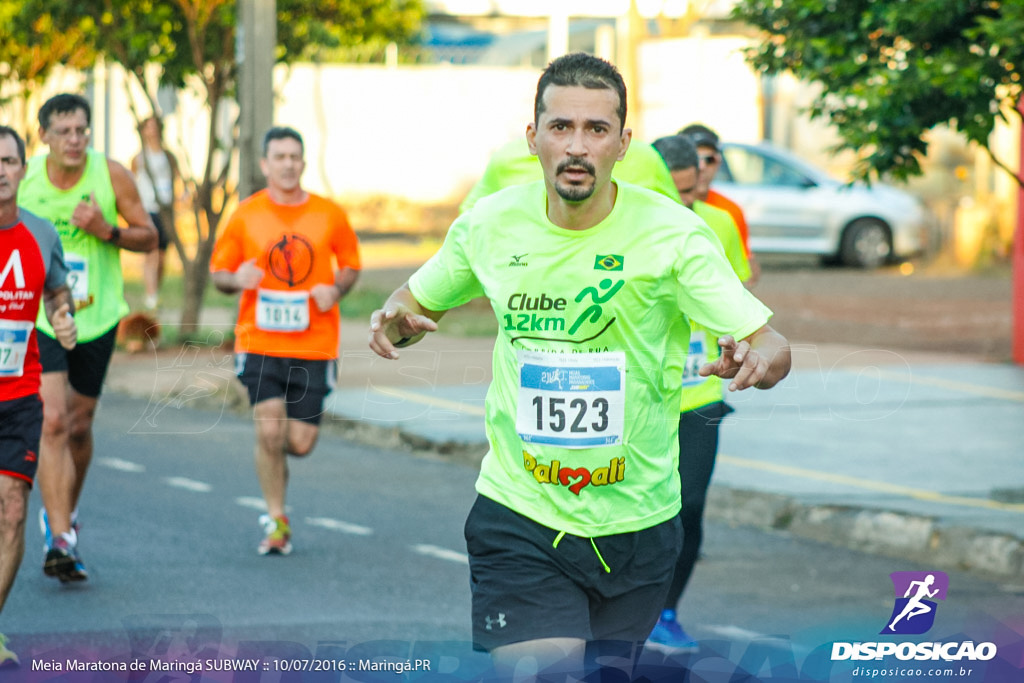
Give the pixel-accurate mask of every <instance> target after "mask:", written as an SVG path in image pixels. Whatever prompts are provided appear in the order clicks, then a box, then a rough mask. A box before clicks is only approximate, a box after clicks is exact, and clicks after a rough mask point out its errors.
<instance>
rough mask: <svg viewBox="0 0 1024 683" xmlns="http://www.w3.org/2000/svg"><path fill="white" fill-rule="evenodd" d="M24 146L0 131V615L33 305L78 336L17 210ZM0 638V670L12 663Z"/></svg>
mask: <svg viewBox="0 0 1024 683" xmlns="http://www.w3.org/2000/svg"><path fill="white" fill-rule="evenodd" d="M24 175H25V144H24V142H22V140H21V137H20V136H19V135H18V134H17V133H16V132H15V131H14V130H13V129H11V128H8V127H7V126H0V509H2V510H3V514H0V610H2V609H3V606H4V602H5V601H6V600H7V594H8V593H9V592H10V590H11V586H12V585H13V583H14V577H15V576H16V574H17V571H18V566H19V565H20V564H21V557H22V554H23V553H24V550H25V513H26V511H27V510H28V492H29V489H30V488H31V487H32V482H33V479H34V478H35V473H36V466H37V464H38V463H37V461H38V452H39V437H40V434H41V431H42V426H43V403H42V399H40V397H39V383H40V374H41V372H42V370H41V367H40V365H39V348H38V346H37V344H36V327H35V323H36V315H37V314H38V312H39V305H40V303H42V304H43V306H44V307H45V310H46V314H47V318H48V319H49V320H50V324H52V325H53V329H54V331H55V332H56V333H57V340H58V341H59V342H60V343H61V345H62V346H64V347H65V348H68V349H70V348H73V347H74V346H75V342H76V339H77V336H78V330H77V328H76V326H75V319H74V317H73V315H72V298H71V290H70V289H69V288H68V286H67V284H66V281H67V277H68V270H67V267H66V266H65V264H64V251H63V249H62V248H61V243H60V238H59V237H58V235H57V231H56V230H55V229H54V227H53V225H51V224H50V223H49V222H47V221H45V220H43V219H42V218H39V217H38V216H36V215H34V214H31V213H29V212H28V211H25V210H24V209H19V208H18V204H17V196H18V185H19V183H20V182H21V179H22V177H23V176H24ZM17 661H18V658H17V657H16V656H15V655H14V653H13V652H11V651H10V650H8V649H7V646H6V638H4V636H3V635H2V634H0V666H4V665H6V664H12V663H13V664H16V663H17Z"/></svg>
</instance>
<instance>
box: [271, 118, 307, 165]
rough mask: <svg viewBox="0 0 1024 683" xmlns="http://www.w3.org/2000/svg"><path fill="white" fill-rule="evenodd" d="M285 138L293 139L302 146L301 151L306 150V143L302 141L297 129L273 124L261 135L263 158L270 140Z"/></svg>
mask: <svg viewBox="0 0 1024 683" xmlns="http://www.w3.org/2000/svg"><path fill="white" fill-rule="evenodd" d="M285 138H291V139H292V140H295V141H296V142H298V143H299V145H300V146H301V147H302V151H303V152H305V151H306V145H305V144H304V143H303V142H302V136H301V135H299V131H297V130H295V129H294V128H292V127H290V126H274V127H273V128H271V129H270V130H268V131H267V132H266V133H265V134H264V135H263V156H264V158H265V157H266V156H267V150H268V149H269V148H270V142H271V141H272V140H284V139H285Z"/></svg>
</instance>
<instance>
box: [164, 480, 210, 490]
mask: <svg viewBox="0 0 1024 683" xmlns="http://www.w3.org/2000/svg"><path fill="white" fill-rule="evenodd" d="M164 481H165V482H167V484H168V485H169V486H174V487H176V488H179V489H185V490H186V491H195V492H196V493H209V492H210V491H212V490H213V487H212V486H210V485H209V484H207V483H206V482H204V481H196V480H195V479H187V478H185V477H167V478H166V479H164Z"/></svg>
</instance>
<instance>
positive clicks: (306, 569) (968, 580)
mask: <svg viewBox="0 0 1024 683" xmlns="http://www.w3.org/2000/svg"><path fill="white" fill-rule="evenodd" d="M146 408H147V406H146V404H145V401H140V400H138V399H130V398H127V397H124V396H118V395H115V394H109V395H107V396H105V397H104V398H103V400H102V402H101V409H100V412H99V415H98V419H97V435H96V458H95V462H94V466H93V469H92V471H91V474H90V478H89V480H88V482H87V484H86V490H85V497H84V499H83V501H82V506H81V519H82V527H83V528H82V534H81V539H82V540H81V548H82V552H83V557H84V560H85V562H86V564H87V567H88V569H89V571H90V574H91V578H90V580H89V581H88V582H85V583H83V584H77V585H63V586H62V585H60V584H59V583H58V582H56V581H54V580H53V579H49V578H46V577H44V576H43V574H42V572H41V569H40V566H41V560H42V553H41V544H42V538H41V535H40V533H39V531H38V529H37V525H36V524H35V519H36V517H35V515H36V513H37V510H38V494H36V493H34V494H33V497H32V510H31V515H32V517H31V524H30V526H29V530H28V534H27V552H26V558H25V561H24V563H23V566H22V569H21V573H20V575H19V578H18V581H17V583H16V584H15V587H14V590H13V592H12V594H11V596H10V598H9V600H8V603H7V605H6V608H5V609H4V612H3V615H2V622H0V623H2V627H0V630H2V631H3V632H4V633H6V634H7V636H8V638H9V640H10V643H11V646H12V647H13V648H14V649H15V650H16V651H18V652H19V654H20V655H21V658H22V661H23V666H22V669H21V670H20V671H19V672H17V674H16V676H19V677H21V679H22V680H40V681H41V680H61V679H59V678H56V677H54V678H51V677H50V676H52V675H53V674H50V673H47V672H43V671H36V672H34V673H33V672H32V669H31V667H32V666H33V662H36V666H37V668H38V667H40V666H42V665H43V664H44V663H45V662H52V661H57V662H61V663H64V662H66V661H68V660H69V659H72V660H75V661H79V660H81V661H86V660H88V661H97V660H105V661H125V662H127V661H133V660H134V659H137V658H142V659H143V660H144V661H146V662H148V661H149V659H150V658H152V657H156V658H163V659H164V660H168V661H175V662H189V661H201V660H204V659H210V658H213V659H216V658H245V657H246V656H250V657H251V656H255V657H256V658H257V659H259V658H262V657H268V658H272V657H283V658H284V659H285V660H286V661H287V660H294V661H301V662H303V666H308V665H309V664H308V663H309V662H312V661H316V660H318V659H332V660H333V661H335V662H337V661H341V660H344V659H345V658H348V660H349V661H352V662H354V661H356V660H358V659H359V658H362V657H364V656H366V657H370V658H373V657H377V658H378V659H379V658H380V657H383V656H387V657H390V658H391V659H394V660H396V661H410V662H411V661H414V660H415V659H418V658H421V657H423V658H425V659H427V660H429V661H430V662H431V664H430V666H431V667H432V668H431V669H430V671H431V674H432V675H433V676H435V677H436V679H437V680H450V679H469V678H473V677H474V676H476V675H479V674H480V672H482V671H484V670H485V669H486V666H487V661H488V660H487V658H486V657H485V656H483V655H480V654H478V653H473V652H472V651H471V650H470V648H469V644H468V642H467V641H468V640H469V581H468V568H467V566H466V563H465V558H464V546H463V541H462V522H463V520H464V517H465V514H466V512H467V511H468V509H469V507H470V505H471V504H472V500H473V497H474V492H473V480H474V478H475V470H474V469H473V468H471V467H469V466H466V465H461V464H457V463H451V462H445V461H444V460H442V459H432V458H428V457H423V456H414V455H411V454H408V453H403V452H394V451H388V450H382V449H374V448H369V447H366V446H362V445H355V444H352V443H349V442H347V441H345V440H343V439H341V438H340V437H338V436H334V435H331V434H325V435H323V437H322V440H321V442H320V444H319V446H318V448H317V450H316V451H315V452H314V454H313V456H312V457H310V458H307V459H306V460H304V461H294V460H293V461H292V479H291V484H290V495H289V501H290V505H291V508H292V509H291V517H292V521H293V528H294V544H295V548H296V549H295V552H294V553H293V554H292V555H291V556H289V557H286V558H281V557H259V556H257V554H256V552H255V548H256V544H257V542H258V540H259V534H260V531H259V527H258V526H257V524H256V518H257V516H258V514H259V510H258V507H259V501H260V495H259V489H258V484H257V481H256V477H255V474H254V472H253V468H252V464H251V460H252V455H251V454H252V444H253V436H252V425H251V423H250V422H249V420H248V419H246V418H245V417H241V416H238V415H235V414H231V413H215V412H206V411H196V410H190V409H185V408H178V407H176V406H173V405H171V406H167V407H166V409H165V410H163V411H162V412H160V413H159V416H158V418H157V419H156V420H154V421H153V422H146V421H144V420H143V421H140V418H141V417H142V416H143V415H144V414H147V411H146ZM150 412H151V411H150ZM705 554H706V557H705V558H704V559H703V560H702V562H701V563H700V564H699V565H698V568H697V570H696V573H695V576H694V580H693V582H692V584H691V586H690V589H689V591H688V592H687V594H686V596H685V597H684V599H683V602H682V605H681V610H682V612H681V613H682V616H683V620H684V624H685V625H686V626H687V628H688V630H690V631H691V632H692V634H693V635H694V636H696V637H697V638H698V639H699V640H700V641H701V644H702V649H701V652H700V653H698V654H696V655H691V656H688V657H675V658H669V659H665V658H664V657H663V656H662V655H660V654H658V653H653V652H652V653H649V654H648V655H647V657H648V660H647V663H648V664H649V665H650V666H651V667H652V671H656V672H660V673H659V675H661V674H664V676H665V678H664V680H681V678H682V672H684V671H685V670H687V669H689V670H690V671H691V672H692V675H691V677H690V679H689V680H691V681H709V682H710V681H712V680H715V681H717V680H722V681H727V680H730V677H731V673H729V672H735V671H736V668H737V667H740V666H743V667H747V668H748V670H749V671H752V672H753V673H755V674H758V675H759V676H760V678H754V679H747V680H792V679H791V678H790V679H787V678H786V676H788V675H789V673H787V672H790V673H792V672H795V671H798V670H800V669H801V668H802V669H803V670H804V672H805V673H806V672H808V671H810V673H809V674H808V675H809V676H810V678H809V680H820V681H824V680H830V681H832V680H835V681H849V680H851V674H850V669H852V667H853V666H855V665H858V664H862V662H838V663H834V664H833V665H832V667H831V673H830V672H829V671H828V670H826V669H822V668H821V667H822V666H824V664H822V660H821V657H822V655H821V652H822V650H821V648H826V649H828V648H829V647H830V646H831V643H832V642H834V641H837V640H840V641H851V642H853V641H873V640H881V639H884V638H881V637H880V636H878V633H879V631H880V630H881V629H882V628H883V627H884V626H885V624H886V622H887V620H888V618H889V617H890V612H891V610H892V607H893V601H894V594H893V585H892V583H891V582H890V578H889V574H890V573H891V572H895V571H911V570H928V569H930V568H929V567H922V566H916V565H911V564H908V563H906V562H902V561H899V560H893V559H888V558H880V557H874V556H870V555H864V554H860V553H857V552H853V551H849V550H845V549H840V548H835V547H832V546H828V545H823V544H818V543H814V542H809V541H805V540H800V539H796V538H793V537H790V536H787V535H784V534H776V533H765V532H760V531H754V530H751V529H742V528H729V527H727V526H723V525H710V526H709V528H708V529H707V532H706V542H705ZM1022 614H1024V586H1010V585H998V584H994V583H990V582H987V581H985V580H982V579H980V578H978V577H976V576H969V575H967V574H957V573H951V574H950V590H949V594H948V596H947V599H946V600H945V601H944V602H942V603H941V604H940V606H939V610H938V613H937V616H936V622H935V626H934V627H933V629H932V630H931V632H930V633H929V634H928V635H927V637H926V638H927V639H929V640H931V639H934V640H942V639H959V640H968V639H970V640H974V641H979V642H980V641H992V642H995V643H996V644H997V645H999V646H1001V647H1003V650H1002V651H1001V652H1005V653H1006V658H1009V659H1013V658H1014V657H1015V658H1016V664H1017V666H1020V665H1021V662H1020V661H1019V660H1020V659H1021V658H1022V657H1024V654H1022V653H1021V643H1022V642H1024V640H1022V638H1024V623H1022V620H1021V615H1022ZM922 638H925V636H919V637H915V638H914V639H915V640H921V639H922ZM815 651H817V654H814V653H815ZM1003 659H1004V658H1003V656H1002V655H1000V657H998V658H997V660H996V661H997V662H1002V663H1003V664H1005V662H1003ZM872 665H873V666H877V663H872ZM989 665H992V663H991V662H990V663H989ZM261 666H263V665H262V664H261ZM266 666H270V665H266ZM814 667H819V668H818V669H814ZM722 670H725V671H726V672H727V673H728V675H726V674H723V673H722ZM993 671H994V669H992V670H990V672H989V673H988V674H984V673H983V675H982V676H980V677H979V676H978V675H975V676H974V677H969V678H967V679H964V678H957V677H954V678H950V679H948V680H968V681H970V683H976V682H978V681H981V682H982V683H1004V681H1009V680H1012V679H1010V678H1002V677H1001V676H1002V674H999V673H992V672H993ZM701 672H704V673H701ZM708 672H710V673H708ZM698 673H699V674H700V675H698ZM705 673H706V674H707V675H705ZM111 675H112V676H113V678H111V677H110V676H111ZM118 675H119V674H108V675H107V677H100V678H91V677H89V678H76V677H73V676H68V677H66V678H64V679H63V680H90V681H91V680H125V678H123V677H122V678H119V677H118ZM121 675H122V676H123V674H121ZM178 675H180V676H181V678H179V679H180V680H185V679H188V676H187V675H184V674H180V673H179V674H178ZM289 675H291V673H287V674H286V675H284V677H283V679H284V680H296V679H297V678H296V677H293V678H291V679H289V678H288V676H289ZM146 676H148V677H146ZM161 676H163V674H160V675H157V673H156V672H149V673H147V674H146V675H145V676H139V677H137V678H136V679H133V680H143V679H145V680H153V681H156V680H174V679H176V675H172V676H171V677H170V678H167V677H163V678H161ZM225 676H227V677H225ZM325 676H326V677H322V678H316V677H313V676H305V677H299V678H301V679H302V680H337V679H338V677H342V676H343V677H351V678H352V679H354V680H387V681H393V680H402V678H401V677H396V676H395V674H394V673H390V672H389V673H387V674H384V673H381V672H368V671H362V672H352V671H349V672H346V673H344V674H342V673H341V672H338V671H334V672H330V673H328V674H325ZM374 676H376V678H374ZM405 676H406V678H408V679H410V680H416V679H420V678H423V677H424V676H425V670H422V671H418V672H417V671H413V672H411V673H407V674H405ZM814 676H818V677H817V678H815V677H814ZM281 677H282V672H280V671H278V670H276V669H273V668H266V669H262V670H260V671H257V672H251V673H247V674H245V675H244V676H243V675H242V674H241V673H240V672H238V671H234V672H231V673H230V675H228V674H223V673H220V672H211V671H208V670H207V671H206V672H204V673H202V680H278V679H279V678H281ZM654 678H655V679H656V680H660V679H658V676H657V675H655V677H654ZM8 680H18V678H17V677H10V678H9V679H8ZM192 680H199V678H197V677H196V676H193V677H192ZM876 680H917V679H916V678H881V679H876ZM928 680H945V679H941V678H939V679H936V678H929V679H928Z"/></svg>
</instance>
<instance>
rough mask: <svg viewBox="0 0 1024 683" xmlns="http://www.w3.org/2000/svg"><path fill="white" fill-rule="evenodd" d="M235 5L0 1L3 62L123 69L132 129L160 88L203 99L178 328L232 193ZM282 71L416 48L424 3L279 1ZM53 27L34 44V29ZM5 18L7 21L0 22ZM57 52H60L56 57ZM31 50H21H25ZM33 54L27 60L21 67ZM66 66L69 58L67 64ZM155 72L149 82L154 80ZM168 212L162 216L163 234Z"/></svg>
mask: <svg viewBox="0 0 1024 683" xmlns="http://www.w3.org/2000/svg"><path fill="white" fill-rule="evenodd" d="M237 4H238V0H89V1H88V2H67V0H0V25H5V35H7V36H9V37H5V38H2V39H0V50H3V52H2V53H0V62H2V61H5V60H7V59H9V58H10V55H19V56H21V55H22V54H23V53H21V52H15V51H14V50H11V51H10V52H9V51H8V48H9V47H10V46H9V44H11V45H13V46H14V47H17V45H15V43H21V44H24V45H32V44H33V43H34V44H37V45H40V46H41V47H40V51H41V52H42V53H43V54H45V55H48V56H50V57H55V59H54V61H56V62H60V61H62V60H65V58H64V57H62V55H65V54H66V55H69V56H70V55H80V57H81V58H80V59H79V61H78V62H76V63H75V64H74V66H78V67H85V66H88V65H89V64H91V63H92V61H93V60H94V59H95V57H96V56H98V55H102V56H104V57H105V58H106V59H107V60H108V61H114V62H117V63H118V64H120V65H121V66H122V67H123V68H124V69H125V71H126V72H127V73H129V74H131V75H132V76H133V77H134V79H135V81H136V82H137V84H138V85H139V86H140V90H141V92H143V93H144V97H145V98H146V99H147V100H148V103H147V104H148V107H145V108H136V107H135V105H134V103H133V105H132V106H133V114H134V115H135V118H136V121H139V120H141V119H142V118H145V117H146V116H148V115H149V112H150V111H153V112H159V108H158V106H157V91H158V90H159V88H161V87H165V86H170V87H173V88H183V87H191V88H194V89H197V90H198V91H199V94H200V96H201V97H202V99H203V100H204V101H205V103H206V106H207V108H208V110H209V119H208V121H209V128H208V130H207V131H205V140H206V145H205V159H199V160H190V159H186V160H185V161H186V163H184V164H182V168H183V170H187V169H202V170H201V171H199V172H198V173H194V174H187V173H186V174H184V175H185V176H186V177H185V178H184V180H185V182H186V185H187V186H188V188H189V190H190V192H189V196H190V198H191V202H192V214H193V218H194V225H195V230H196V236H195V239H194V240H183V239H181V238H180V236H179V235H178V234H177V231H176V230H174V229H173V227H172V228H171V230H170V231H169V232H170V233H171V234H170V238H171V241H172V242H173V244H174V246H175V249H176V251H177V252H178V255H179V257H180V259H181V262H182V265H183V268H184V271H185V272H184V275H185V277H184V278H183V279H184V282H185V288H186V289H185V308H184V310H183V312H182V319H181V324H182V326H183V327H184V328H189V327H194V326H195V325H197V323H198V320H199V312H200V309H201V306H202V298H203V294H204V292H205V288H206V283H207V281H208V276H209V273H208V269H209V262H210V255H211V254H212V251H213V244H214V242H215V240H216V236H217V229H218V226H219V225H220V222H221V218H222V217H223V215H224V211H225V208H226V207H227V206H228V204H229V202H230V201H231V200H232V198H233V196H234V193H235V188H234V187H233V186H232V185H231V184H230V180H229V179H230V177H231V174H230V169H231V164H232V160H233V159H234V157H235V154H234V152H235V150H236V149H237V146H238V134H239V131H238V126H237V124H236V125H234V126H231V130H230V131H228V132H227V133H226V134H225V133H224V131H222V130H220V127H221V125H222V124H221V122H222V120H223V116H222V111H223V110H224V108H225V107H227V106H228V105H229V104H230V102H231V98H232V97H233V96H234V95H235V87H236V80H237V75H238V73H237V71H238V69H237V63H236V45H235V27H236V14H237ZM275 7H276V10H277V18H278V22H277V41H278V43H277V46H276V52H275V58H276V60H277V61H279V62H288V61H293V60H299V59H314V58H316V57H317V56H318V55H319V54H320V53H321V51H322V50H324V49H331V48H336V47H343V46H357V45H372V44H376V43H384V44H386V43H388V42H392V41H394V42H399V43H408V42H410V41H412V40H414V39H415V37H416V34H417V32H418V30H419V23H420V21H421V19H422V16H423V8H422V3H421V0H317V2H307V1H306V0H276V5H275ZM40 17H46V18H47V21H48V22H49V23H48V24H47V26H46V27H45V30H44V31H42V36H40V35H39V28H40V27H39V26H38V21H39V18H40ZM5 19H8V21H4V20H5ZM53 45H66V46H67V48H68V50H70V52H60V51H58V50H56V49H54V48H53V47H52V46H53ZM26 50H27V48H26ZM31 54H33V53H31V52H28V51H26V52H24V55H25V57H26V59H27V58H28V57H29V56H30V55H31ZM69 58H70V57H68V58H67V59H69ZM154 70H155V72H156V73H155V75H154ZM45 76H46V73H45V72H43V71H30V70H28V69H27V68H24V69H23V68H19V70H18V71H17V72H16V73H14V76H13V77H15V78H18V79H22V78H24V79H34V80H35V81H36V82H38V81H40V80H41V79H43V78H45ZM170 210H171V207H161V213H162V214H163V215H164V217H165V220H164V225H165V226H173V225H174V221H171V220H168V217H169V216H170V215H171V211H170Z"/></svg>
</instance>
